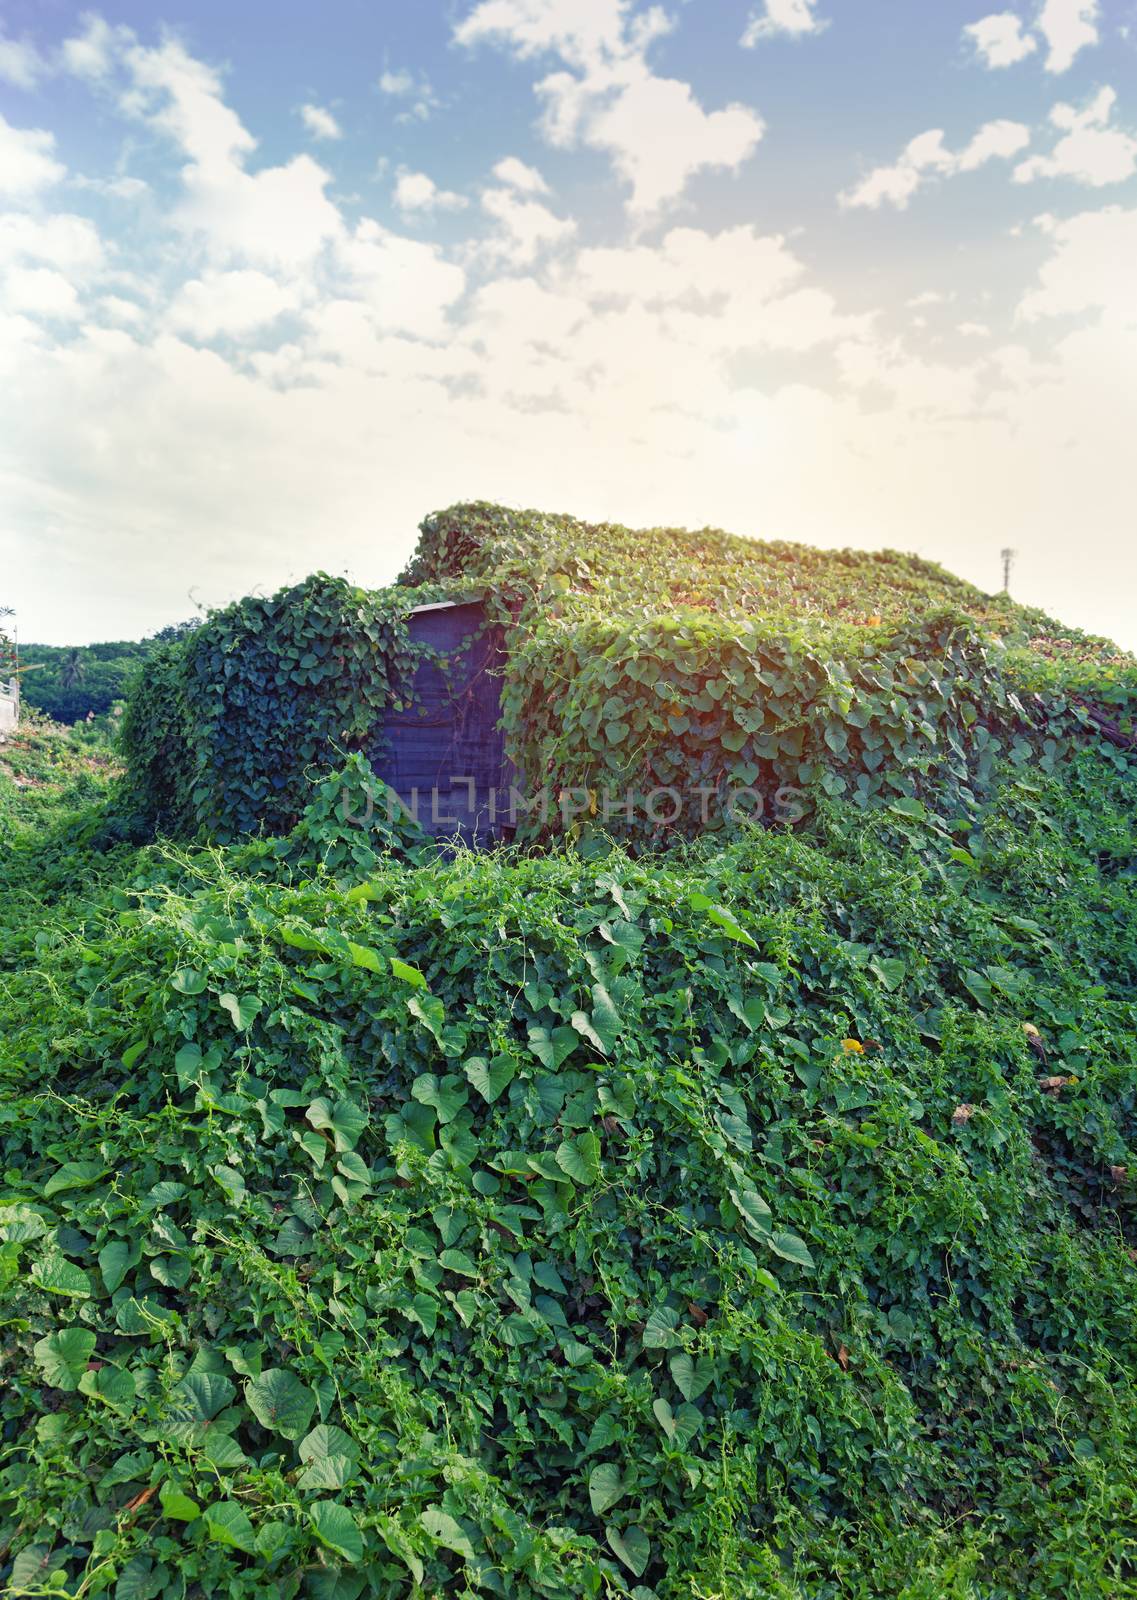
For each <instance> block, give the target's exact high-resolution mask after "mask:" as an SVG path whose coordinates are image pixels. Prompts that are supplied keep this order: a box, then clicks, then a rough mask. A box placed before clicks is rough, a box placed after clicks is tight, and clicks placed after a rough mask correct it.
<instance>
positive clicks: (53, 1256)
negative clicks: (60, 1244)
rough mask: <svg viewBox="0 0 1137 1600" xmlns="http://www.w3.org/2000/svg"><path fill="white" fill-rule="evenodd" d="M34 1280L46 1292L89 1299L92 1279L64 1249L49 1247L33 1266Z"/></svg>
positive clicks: (72, 1298)
mask: <svg viewBox="0 0 1137 1600" xmlns="http://www.w3.org/2000/svg"><path fill="white" fill-rule="evenodd" d="M31 1275H32V1282H33V1283H35V1284H36V1285H37V1287H38V1288H40V1289H42V1290H43V1292H44V1293H45V1294H59V1295H63V1296H64V1297H65V1298H66V1299H68V1300H89V1299H90V1298H91V1294H92V1287H91V1279H90V1277H89V1276H88V1274H87V1273H85V1272H84V1271H83V1269H82V1267H77V1266H76V1265H75V1263H74V1262H73V1261H68V1259H67V1257H66V1256H65V1255H64V1254H63V1252H62V1250H57V1249H54V1248H52V1249H48V1250H45V1251H44V1253H43V1255H42V1256H40V1258H39V1260H38V1261H37V1262H36V1263H35V1265H34V1266H33V1267H32V1274H31Z"/></svg>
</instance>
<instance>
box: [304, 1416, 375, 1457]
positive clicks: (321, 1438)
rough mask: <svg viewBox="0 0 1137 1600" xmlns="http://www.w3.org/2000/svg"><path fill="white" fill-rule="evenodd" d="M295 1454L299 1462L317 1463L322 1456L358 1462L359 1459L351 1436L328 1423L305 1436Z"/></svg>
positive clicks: (357, 1450) (357, 1448) (322, 1424)
mask: <svg viewBox="0 0 1137 1600" xmlns="http://www.w3.org/2000/svg"><path fill="white" fill-rule="evenodd" d="M296 1453H297V1455H298V1456H299V1457H300V1459H301V1461H318V1460H320V1458H321V1457H323V1456H348V1457H350V1458H351V1460H353V1461H358V1460H359V1457H360V1451H359V1446H358V1445H357V1444H356V1442H355V1440H354V1439H353V1438H352V1437H351V1434H350V1433H345V1432H344V1430H343V1429H342V1428H337V1427H336V1426H335V1424H334V1423H328V1422H321V1423H319V1424H318V1425H317V1426H316V1427H315V1428H313V1429H312V1431H311V1433H308V1434H305V1436H304V1438H303V1439H301V1441H300V1443H299V1444H298V1445H297V1447H296Z"/></svg>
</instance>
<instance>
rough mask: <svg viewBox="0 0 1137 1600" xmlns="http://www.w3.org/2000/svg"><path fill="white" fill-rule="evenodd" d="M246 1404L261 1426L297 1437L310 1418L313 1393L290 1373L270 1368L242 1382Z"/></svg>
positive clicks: (284, 1434) (305, 1428) (314, 1404)
mask: <svg viewBox="0 0 1137 1600" xmlns="http://www.w3.org/2000/svg"><path fill="white" fill-rule="evenodd" d="M245 1403H246V1404H247V1405H248V1408H249V1410H250V1411H251V1412H252V1413H253V1416H254V1417H256V1419H257V1421H258V1422H259V1423H260V1425H261V1427H262V1428H268V1429H269V1431H270V1432H271V1433H279V1434H282V1435H283V1436H284V1438H286V1439H299V1438H300V1436H301V1435H302V1434H303V1433H305V1432H306V1431H307V1428H308V1424H309V1422H310V1421H311V1420H312V1413H313V1411H314V1410H315V1409H316V1396H315V1395H314V1394H313V1393H312V1391H311V1389H308V1388H306V1387H305V1385H304V1384H302V1383H301V1382H300V1380H299V1378H297V1377H296V1376H295V1375H294V1374H293V1373H291V1372H288V1371H286V1370H285V1369H284V1368H283V1367H269V1368H268V1370H267V1371H265V1372H262V1373H261V1375H260V1377H259V1378H253V1379H252V1381H251V1382H248V1383H246V1384H245Z"/></svg>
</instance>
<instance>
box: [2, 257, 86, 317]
mask: <svg viewBox="0 0 1137 1600" xmlns="http://www.w3.org/2000/svg"><path fill="white" fill-rule="evenodd" d="M0 305H3V307H4V309H5V310H6V311H22V312H26V313H28V314H29V315H31V316H40V317H64V318H68V317H76V316H78V315H79V296H78V293H77V292H76V290H75V287H74V285H73V284H72V283H70V282H69V280H68V279H67V278H65V277H64V276H63V274H62V272H56V271H55V269H54V268H53V267H13V268H12V269H11V270H10V271H9V272H7V273H6V274H5V276H4V281H3V285H2V287H0Z"/></svg>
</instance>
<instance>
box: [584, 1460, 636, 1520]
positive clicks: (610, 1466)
mask: <svg viewBox="0 0 1137 1600" xmlns="http://www.w3.org/2000/svg"><path fill="white" fill-rule="evenodd" d="M627 1492H628V1487H627V1484H626V1483H625V1482H624V1478H623V1474H622V1473H621V1472H620V1469H619V1467H618V1466H616V1465H615V1464H614V1463H613V1462H611V1461H603V1462H601V1463H600V1465H599V1466H595V1467H593V1469H592V1471H591V1472H590V1473H589V1474H588V1498H589V1501H590V1502H591V1504H592V1510H593V1513H594V1514H595V1515H596V1516H598V1517H602V1516H603V1515H604V1513H605V1512H606V1511H608V1510H609V1509H610V1508H611V1507H612V1506H614V1505H616V1504H618V1502H619V1501H621V1500H622V1499H623V1498H624V1496H625V1495H626V1494H627Z"/></svg>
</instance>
